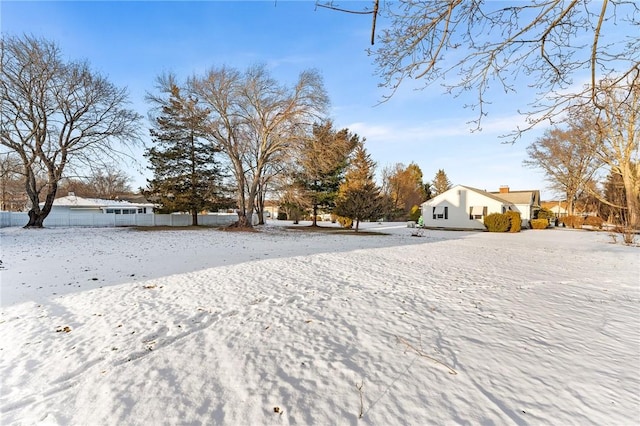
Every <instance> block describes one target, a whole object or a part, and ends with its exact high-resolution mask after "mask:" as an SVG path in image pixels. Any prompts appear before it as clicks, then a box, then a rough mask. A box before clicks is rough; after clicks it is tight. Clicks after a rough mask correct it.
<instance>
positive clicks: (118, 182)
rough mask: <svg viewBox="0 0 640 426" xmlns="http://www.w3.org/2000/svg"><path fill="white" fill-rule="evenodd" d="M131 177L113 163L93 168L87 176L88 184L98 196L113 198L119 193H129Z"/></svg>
mask: <svg viewBox="0 0 640 426" xmlns="http://www.w3.org/2000/svg"><path fill="white" fill-rule="evenodd" d="M130 181H131V177H129V175H127V174H126V173H125V172H124V171H123V170H120V169H118V168H117V167H116V166H114V165H106V166H105V167H103V168H101V169H98V170H95V171H94V172H93V173H92V174H91V176H89V179H88V184H89V186H90V187H91V188H92V189H93V190H94V192H95V194H96V196H97V197H98V198H106V199H108V200H113V199H115V198H116V197H118V196H119V195H122V194H128V193H131V185H130V184H129V182H130Z"/></svg>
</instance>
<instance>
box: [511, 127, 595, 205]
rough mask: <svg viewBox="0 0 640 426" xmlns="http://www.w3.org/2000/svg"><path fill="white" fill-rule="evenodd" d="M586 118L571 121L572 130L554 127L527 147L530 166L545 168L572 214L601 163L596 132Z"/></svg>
mask: <svg viewBox="0 0 640 426" xmlns="http://www.w3.org/2000/svg"><path fill="white" fill-rule="evenodd" d="M585 126H589V125H588V124H587V123H585V122H583V120H582V119H580V120H579V121H578V120H575V119H574V120H573V121H572V122H570V125H569V128H568V129H560V128H557V127H556V128H553V129H550V130H547V131H546V132H545V133H544V135H543V136H542V137H540V138H538V139H536V140H535V141H534V142H533V143H532V144H531V145H529V146H528V147H527V154H528V155H529V159H528V160H524V161H523V163H524V164H525V165H526V166H528V167H534V168H538V169H541V170H543V171H544V172H545V175H546V179H547V181H548V182H549V183H550V185H551V187H552V188H553V189H555V190H556V191H558V192H560V193H562V194H564V195H565V197H566V200H567V203H568V211H569V214H574V208H575V206H574V203H575V201H576V199H577V197H578V194H579V193H580V192H581V191H583V190H585V189H586V186H585V185H586V184H587V183H588V182H589V181H590V180H591V179H592V178H593V177H594V174H595V173H596V171H597V170H598V169H599V168H600V166H601V164H602V163H601V162H600V161H598V160H597V158H596V140H595V137H594V132H593V131H592V130H593V129H592V128H591V129H590V128H588V127H585Z"/></svg>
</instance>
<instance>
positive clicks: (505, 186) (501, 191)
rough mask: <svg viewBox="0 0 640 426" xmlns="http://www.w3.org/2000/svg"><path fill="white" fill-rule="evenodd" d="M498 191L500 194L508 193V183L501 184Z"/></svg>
mask: <svg viewBox="0 0 640 426" xmlns="http://www.w3.org/2000/svg"><path fill="white" fill-rule="evenodd" d="M500 193H501V194H508V193H509V185H502V186H501V187H500Z"/></svg>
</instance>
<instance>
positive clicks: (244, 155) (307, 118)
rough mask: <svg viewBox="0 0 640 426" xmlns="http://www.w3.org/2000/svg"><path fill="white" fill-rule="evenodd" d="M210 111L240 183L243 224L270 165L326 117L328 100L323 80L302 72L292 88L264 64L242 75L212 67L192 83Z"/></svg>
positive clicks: (248, 219)
mask: <svg viewBox="0 0 640 426" xmlns="http://www.w3.org/2000/svg"><path fill="white" fill-rule="evenodd" d="M191 86H192V89H193V90H194V92H195V93H196V94H197V95H198V96H199V97H200V98H201V99H202V100H203V102H205V103H206V105H207V107H208V108H209V109H210V116H209V118H210V124H211V125H210V127H209V130H208V132H209V135H210V136H211V137H212V138H213V139H214V140H215V141H216V142H217V143H218V144H219V146H220V148H221V149H222V150H223V151H224V153H225V154H226V155H227V157H228V158H229V161H230V163H231V165H232V167H233V173H234V176H235V179H236V180H237V184H238V188H239V190H238V207H239V211H238V215H239V220H238V224H239V225H240V226H249V227H250V226H252V222H251V218H252V215H253V212H254V210H255V207H256V198H257V196H258V190H259V186H260V184H261V182H264V177H265V176H266V175H268V174H269V173H270V171H274V170H277V168H273V167H271V166H272V165H273V164H276V163H278V162H279V161H281V160H282V157H283V155H284V154H285V153H287V152H288V151H289V150H291V149H292V148H293V147H294V146H295V144H296V143H297V141H300V140H302V139H303V137H304V135H305V134H306V133H308V129H309V128H310V127H311V126H312V125H313V123H314V122H315V121H317V120H318V119H320V118H321V117H323V116H324V111H325V109H326V107H327V105H328V97H327V94H326V91H325V89H324V85H323V82H322V78H321V77H320V75H319V74H318V73H317V72H315V71H303V72H302V73H301V74H300V76H299V77H298V80H297V82H296V83H295V84H294V85H293V87H289V86H287V85H283V84H281V83H279V82H278V81H276V80H275V79H274V78H273V77H272V76H271V75H270V74H269V72H268V70H267V68H266V67H265V66H263V65H260V66H254V67H250V68H249V69H247V70H246V71H245V72H244V73H241V72H239V71H237V70H235V69H233V68H229V67H222V68H218V69H211V70H210V71H209V72H207V73H206V75H205V76H203V77H195V78H193V79H192V80H191Z"/></svg>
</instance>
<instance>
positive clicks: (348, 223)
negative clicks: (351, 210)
mask: <svg viewBox="0 0 640 426" xmlns="http://www.w3.org/2000/svg"><path fill="white" fill-rule="evenodd" d="M336 220H337V221H338V223H339V224H340V226H342V227H343V228H347V229H351V228H352V227H353V220H352V219H351V218H349V217H342V216H337V217H336Z"/></svg>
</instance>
